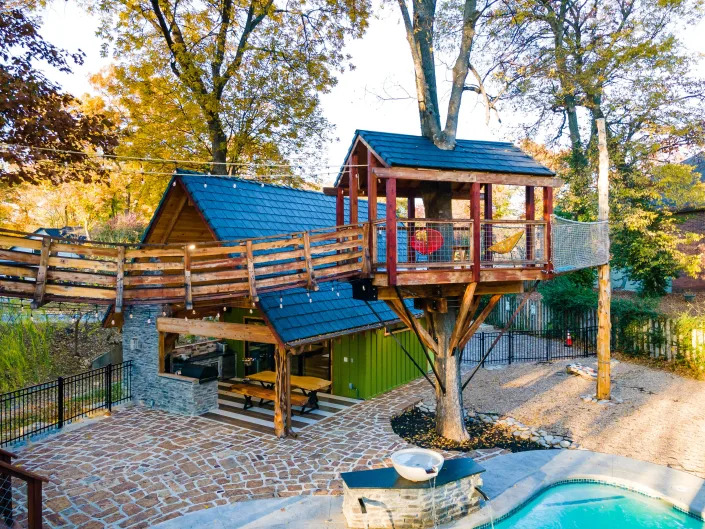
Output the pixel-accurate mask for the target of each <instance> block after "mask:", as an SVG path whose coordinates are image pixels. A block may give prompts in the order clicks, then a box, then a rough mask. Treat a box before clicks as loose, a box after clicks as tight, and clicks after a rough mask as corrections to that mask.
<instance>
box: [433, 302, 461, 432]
mask: <svg viewBox="0 0 705 529" xmlns="http://www.w3.org/2000/svg"><path fill="white" fill-rule="evenodd" d="M427 316H430V317H433V319H434V328H435V330H436V339H437V340H438V344H439V349H440V350H439V351H438V354H437V355H436V371H437V372H438V376H439V377H440V379H441V381H442V382H443V386H444V387H445V390H446V391H445V394H444V393H443V392H442V391H441V387H440V385H439V384H438V383H436V433H438V435H440V436H442V437H445V438H446V439H452V440H453V441H457V442H461V443H462V442H463V441H467V440H468V439H469V438H470V436H469V435H468V432H467V430H466V429H465V421H464V419H463V394H462V390H461V379H460V362H459V359H460V355H455V356H452V355H451V353H452V351H451V350H450V349H449V348H448V345H449V341H450V337H451V334H452V333H453V327H454V326H455V318H456V311H455V310H452V309H448V312H447V313H445V314H441V313H436V314H427Z"/></svg>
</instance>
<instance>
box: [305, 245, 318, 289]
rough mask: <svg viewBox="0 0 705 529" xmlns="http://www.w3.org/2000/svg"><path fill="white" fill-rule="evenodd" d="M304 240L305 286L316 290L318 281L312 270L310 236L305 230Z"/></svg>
mask: <svg viewBox="0 0 705 529" xmlns="http://www.w3.org/2000/svg"><path fill="white" fill-rule="evenodd" d="M303 241H304V259H305V261H306V279H307V285H306V286H307V288H308V289H309V290H318V283H316V277H315V274H314V272H313V261H312V260H311V236H310V235H309V233H308V232H307V231H305V232H304V234H303Z"/></svg>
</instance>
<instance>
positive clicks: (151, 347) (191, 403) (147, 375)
mask: <svg viewBox="0 0 705 529" xmlns="http://www.w3.org/2000/svg"><path fill="white" fill-rule="evenodd" d="M164 312H166V314H167V315H168V314H169V313H170V312H169V307H168V306H164V305H141V306H137V307H130V308H127V309H126V311H125V317H124V323H123V325H122V357H123V360H124V361H128V360H131V361H132V395H133V399H134V400H135V401H136V402H137V403H138V404H143V405H145V406H148V407H153V408H159V409H163V410H166V411H170V412H173V413H179V414H182V415H201V414H203V413H206V412H207V411H209V410H212V409H215V408H217V407H218V382H217V381H216V380H213V381H210V382H205V383H202V384H201V383H199V381H198V379H194V378H189V377H182V376H178V375H172V374H168V373H159V332H158V331H157V318H158V317H160V316H162V315H163V313H164Z"/></svg>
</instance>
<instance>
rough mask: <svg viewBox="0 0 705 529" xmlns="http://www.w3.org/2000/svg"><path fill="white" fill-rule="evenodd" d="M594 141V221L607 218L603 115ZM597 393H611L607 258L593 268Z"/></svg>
mask: <svg viewBox="0 0 705 529" xmlns="http://www.w3.org/2000/svg"><path fill="white" fill-rule="evenodd" d="M597 140H598V151H599V169H598V175H597V195H598V201H597V204H598V213H597V220H598V221H601V222H607V221H609V216H610V215H609V213H610V208H609V165H610V159H609V155H608V153H607V130H606V128H605V118H599V119H597ZM606 233H607V250H608V255H609V230H606ZM597 288H598V291H599V295H598V300H597V393H596V397H597V399H598V400H609V399H610V393H611V385H612V383H611V380H610V356H611V355H610V336H611V334H612V332H611V331H612V324H611V321H610V299H611V297H612V286H611V283H610V264H609V261H608V262H607V263H605V264H603V265H600V266H598V267H597Z"/></svg>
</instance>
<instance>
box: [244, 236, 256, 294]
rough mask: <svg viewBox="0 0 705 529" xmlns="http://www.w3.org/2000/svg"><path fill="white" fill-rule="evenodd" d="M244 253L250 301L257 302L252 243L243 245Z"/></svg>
mask: <svg viewBox="0 0 705 529" xmlns="http://www.w3.org/2000/svg"><path fill="white" fill-rule="evenodd" d="M245 253H246V257H247V282H248V285H249V288H250V299H252V301H259V296H258V295H257V284H256V276H255V257H254V253H253V251H252V241H247V242H246V243H245Z"/></svg>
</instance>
